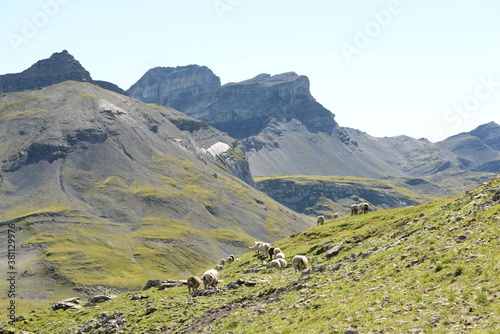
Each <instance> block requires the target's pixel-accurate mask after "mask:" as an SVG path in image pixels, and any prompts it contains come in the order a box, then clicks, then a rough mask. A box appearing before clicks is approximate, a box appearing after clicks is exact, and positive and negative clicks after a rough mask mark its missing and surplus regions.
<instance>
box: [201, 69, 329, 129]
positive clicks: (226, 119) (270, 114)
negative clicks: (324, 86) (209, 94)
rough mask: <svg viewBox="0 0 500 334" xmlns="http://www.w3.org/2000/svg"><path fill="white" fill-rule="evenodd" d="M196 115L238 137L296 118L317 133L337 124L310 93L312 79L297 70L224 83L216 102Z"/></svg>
mask: <svg viewBox="0 0 500 334" xmlns="http://www.w3.org/2000/svg"><path fill="white" fill-rule="evenodd" d="M192 116H193V117H197V118H201V119H203V120H204V121H206V122H208V123H209V124H211V125H213V126H215V127H216V128H218V129H219V130H221V131H224V132H227V133H229V135H230V136H232V137H234V138H237V139H243V138H247V137H251V136H254V135H258V134H259V133H261V132H262V131H263V130H264V129H265V128H266V127H267V126H268V125H269V124H270V123H273V122H284V123H287V122H290V121H291V120H293V119H296V120H298V121H299V122H301V123H302V124H303V125H304V126H305V127H306V128H307V130H308V131H310V132H313V133H317V132H325V133H327V134H331V133H332V132H333V130H334V129H335V127H336V126H337V123H336V122H335V120H334V115H333V114H332V113H331V112H330V111H328V110H327V109H325V108H324V107H323V106H321V105H320V104H319V103H318V102H316V101H315V100H314V98H313V97H312V95H311V93H310V92H309V79H308V78H307V77H306V76H303V75H297V74H296V73H293V72H289V73H283V74H279V75H275V76H271V75H269V74H260V75H258V76H256V77H255V78H253V79H250V80H246V81H242V82H238V83H229V84H226V85H223V86H222V87H221V88H220V89H219V90H218V91H217V93H216V95H215V98H214V100H213V102H212V103H211V104H210V105H208V106H207V108H205V109H204V110H201V112H198V114H194V115H192Z"/></svg>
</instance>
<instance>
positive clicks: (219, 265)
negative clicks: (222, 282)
mask: <svg viewBox="0 0 500 334" xmlns="http://www.w3.org/2000/svg"><path fill="white" fill-rule="evenodd" d="M222 269H224V266H223V265H222V264H218V265H216V266H215V270H217V271H221V270H222Z"/></svg>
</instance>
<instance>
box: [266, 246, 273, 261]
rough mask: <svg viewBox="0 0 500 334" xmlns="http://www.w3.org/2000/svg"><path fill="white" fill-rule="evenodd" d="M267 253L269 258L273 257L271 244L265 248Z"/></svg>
mask: <svg viewBox="0 0 500 334" xmlns="http://www.w3.org/2000/svg"><path fill="white" fill-rule="evenodd" d="M267 255H269V260H272V259H273V255H274V247H273V246H270V247H269V248H268V249H267Z"/></svg>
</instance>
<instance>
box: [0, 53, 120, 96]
mask: <svg viewBox="0 0 500 334" xmlns="http://www.w3.org/2000/svg"><path fill="white" fill-rule="evenodd" d="M67 80H74V81H80V82H89V83H94V84H96V85H98V86H100V87H102V88H104V89H108V90H111V91H114V92H117V93H121V94H126V93H125V91H124V90H122V89H121V88H119V87H118V86H117V85H115V84H113V83H110V82H107V81H100V80H97V81H95V80H93V79H92V78H91V77H90V73H89V72H88V71H87V70H86V69H85V68H83V66H82V65H81V64H80V63H79V62H78V61H77V60H76V59H75V58H74V57H73V56H72V55H71V54H69V53H68V51H66V50H63V51H62V52H59V53H54V54H53V55H52V56H50V58H48V59H43V60H40V61H38V62H36V63H35V64H34V65H33V66H31V67H30V68H28V69H27V70H25V71H23V72H21V73H15V74H4V75H0V93H6V92H19V91H23V90H28V89H36V88H41V87H46V86H50V85H53V84H57V83H61V82H64V81H67Z"/></svg>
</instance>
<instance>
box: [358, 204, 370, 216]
mask: <svg viewBox="0 0 500 334" xmlns="http://www.w3.org/2000/svg"><path fill="white" fill-rule="evenodd" d="M369 209H370V204H368V203H360V204H358V211H359V213H360V214H361V213H368V210H369Z"/></svg>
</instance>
